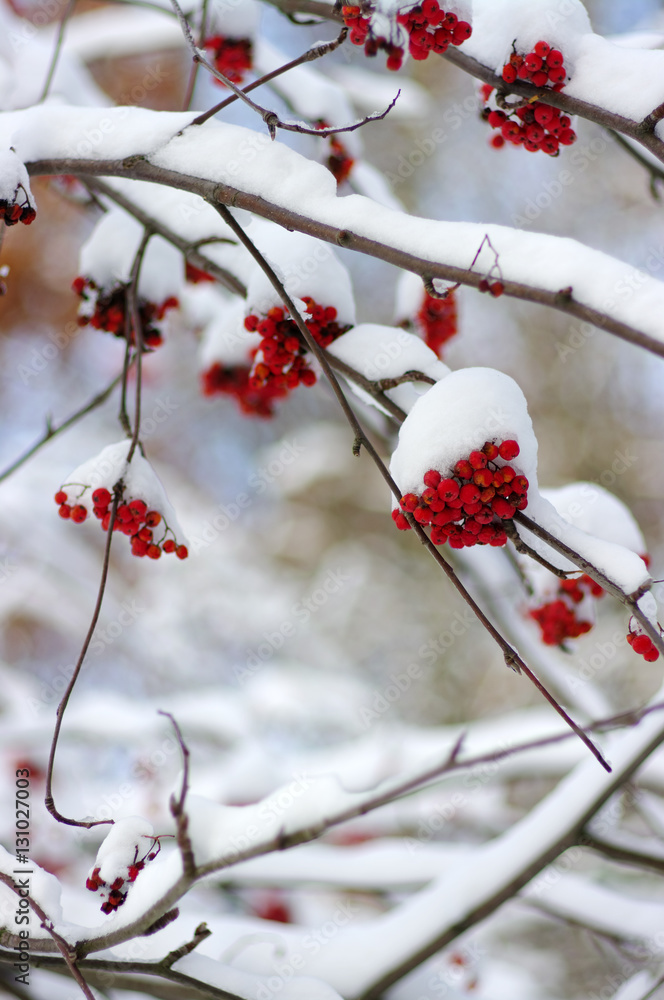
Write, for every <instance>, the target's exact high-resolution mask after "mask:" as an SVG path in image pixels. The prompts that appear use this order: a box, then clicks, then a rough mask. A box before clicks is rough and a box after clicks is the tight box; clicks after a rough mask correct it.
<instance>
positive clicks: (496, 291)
mask: <svg viewBox="0 0 664 1000" xmlns="http://www.w3.org/2000/svg"><path fill="white" fill-rule="evenodd" d="M489 291H490V293H491V294H492V295H493V297H494V299H497V298H498V296H499V295H502V294H503V292H504V291H505V286H504V284H503V283H502V281H494V282H492V283H491V284H490V285H489Z"/></svg>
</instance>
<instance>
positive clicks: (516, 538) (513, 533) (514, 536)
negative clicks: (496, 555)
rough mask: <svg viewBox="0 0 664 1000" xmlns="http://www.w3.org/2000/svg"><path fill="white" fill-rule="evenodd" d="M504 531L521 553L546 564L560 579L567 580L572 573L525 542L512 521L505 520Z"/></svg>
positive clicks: (545, 566) (550, 571) (541, 563)
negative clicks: (556, 564) (554, 563)
mask: <svg viewBox="0 0 664 1000" xmlns="http://www.w3.org/2000/svg"><path fill="white" fill-rule="evenodd" d="M503 531H504V532H505V534H506V535H507V537H508V538H509V540H510V541H511V543H512V545H513V546H514V548H515V549H516V551H517V552H518V553H520V555H522V556H528V557H529V558H530V559H532V560H534V562H537V563H539V564H540V566H544V568H545V569H548V571H549V573H553V575H554V576H557V577H558V579H559V580H566V579H567V577H568V576H569V575H570V574H569V572H568V571H567V570H564V569H559V568H558V567H557V566H554V565H553V563H551V562H549V560H548V559H545V558H544V556H541V555H540V554H539V552H538V551H537V550H536V549H534V548H532V546H530V545H528V543H527V542H524V540H523V538H522V537H521V535H520V534H519V532H518V531H517V530H516V528H515V527H514V525H513V524H512V522H511V521H503Z"/></svg>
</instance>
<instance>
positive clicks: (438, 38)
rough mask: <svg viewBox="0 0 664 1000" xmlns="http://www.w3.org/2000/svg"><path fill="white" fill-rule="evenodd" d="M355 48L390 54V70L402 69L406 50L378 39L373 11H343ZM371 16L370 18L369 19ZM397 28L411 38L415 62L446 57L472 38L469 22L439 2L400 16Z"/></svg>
mask: <svg viewBox="0 0 664 1000" xmlns="http://www.w3.org/2000/svg"><path fill="white" fill-rule="evenodd" d="M341 13H342V15H343V19H344V23H345V24H346V25H347V27H349V28H350V29H351V30H350V40H351V42H352V43H353V45H363V46H364V51H365V53H366V55H368V56H375V55H376V54H377V53H378V51H379V49H383V50H384V51H385V52H387V68H388V69H391V70H398V69H401V66H402V64H403V57H404V48H403V46H402V45H398V44H396V43H395V42H394V41H391V40H388V39H387V38H385V37H384V36H382V35H378V34H377V33H376V32H375V31H374V30H373V26H372V17H371V15H372V10H371V8H363V7H359V6H355V5H352V6H351V5H348V6H344V7H342V8H341ZM367 15H368V16H367ZM397 24H399V25H401V27H402V28H403V29H404V31H405V32H406V34H407V36H408V51H409V52H410V55H411V56H412V57H413V59H426V58H427V57H428V55H429V52H438V53H443V52H445V50H446V49H447V47H448V46H449V45H461V44H462V42H465V41H466V39H467V38H470V36H471V34H472V28H471V26H470V24H469V23H468V21H461V20H459V18H458V17H457V15H456V14H454V13H453V12H452V11H445V10H443V9H442V8H441V6H440V4H439V3H438V0H422V3H418V4H416V5H415V6H413V7H410V8H409V9H404V10H402V11H400V12H399V13H398V14H397Z"/></svg>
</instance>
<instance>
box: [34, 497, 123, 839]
mask: <svg viewBox="0 0 664 1000" xmlns="http://www.w3.org/2000/svg"><path fill="white" fill-rule="evenodd" d="M123 490H124V483H123V481H122V479H120V480H118V482H117V483H116V484H115V486H114V487H113V502H112V505H111V517H110V521H109V525H108V534H107V536H106V545H105V548H104V560H103V563H102V570H101V580H100V581H99V590H98V592H97V601H96V603H95V608H94V611H93V612H92V621H91V622H90V627H89V628H88V632H87V635H86V637H85V639H84V641H83V647H82V649H81V652H80V653H79V656H78V660H77V661H76V665H75V667H74V672H73V674H72V675H71V679H70V681H69V684H68V685H67V687H66V688H65V692H64V694H63V696H62V699H61V700H60V704H59V705H58V707H57V710H56V713H55V729H54V731H53V738H52V740H51V748H50V750H49V755H48V765H47V768H46V791H45V794H44V805H45V806H46V808H47V809H48V811H49V813H50V814H51V816H53V818H54V819H56V820H57V821H58V823H64V824H65V826H82V827H85V828H86V829H87V830H89V829H90V827H93V826H101V825H103V824H104V823H113V820H112V819H98V820H77V819H69V818H68V817H67V816H63V814H62V813H61V812H60V811H59V810H58V809H57V808H56V806H55V802H54V800H53V766H54V764H55V751H56V749H57V745H58V739H59V737H60V729H61V728H62V720H63V718H64V714H65V711H66V709H67V705H68V704H69V699H70V697H71V693H72V691H73V690H74V686H75V685H76V681H77V680H78V675H79V674H80V672H81V667H82V666H83V661H84V660H85V657H86V654H87V652H88V648H89V646H90V643H91V641H92V636H93V635H94V631H95V628H96V627H97V622H98V621H99V615H100V612H101V606H102V603H103V600H104V593H105V590H106V580H107V578H108V566H109V562H110V557H111V543H112V541H113V526H114V524H115V516H116V513H117V509H118V504H119V502H120V498H121V496H122V492H123Z"/></svg>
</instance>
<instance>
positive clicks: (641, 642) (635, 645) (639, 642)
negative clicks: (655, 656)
mask: <svg viewBox="0 0 664 1000" xmlns="http://www.w3.org/2000/svg"><path fill="white" fill-rule="evenodd" d="M651 646H652V642H651V641H650V639H649V638H648V636H647V635H636V636H635V637H634V640H633V642H632V649H633V650H634V652H635V653H639V654H640V655H641V654H643V653H647V652H648V650H649V649H650V647H651Z"/></svg>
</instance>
